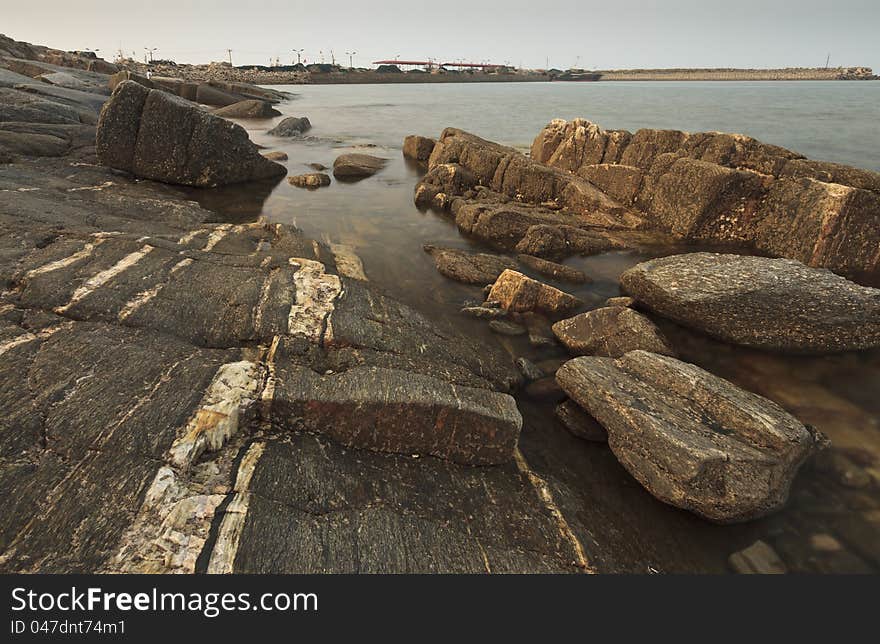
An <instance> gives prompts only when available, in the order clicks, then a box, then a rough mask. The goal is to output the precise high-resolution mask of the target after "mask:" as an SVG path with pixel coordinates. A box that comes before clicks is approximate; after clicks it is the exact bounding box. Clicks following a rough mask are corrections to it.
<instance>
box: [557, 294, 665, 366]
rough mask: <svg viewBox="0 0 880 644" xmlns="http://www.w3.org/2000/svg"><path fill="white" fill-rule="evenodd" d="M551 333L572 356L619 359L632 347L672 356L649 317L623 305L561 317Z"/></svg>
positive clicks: (631, 349)
mask: <svg viewBox="0 0 880 644" xmlns="http://www.w3.org/2000/svg"><path fill="white" fill-rule="evenodd" d="M553 333H554V334H555V335H556V337H557V338H559V341H560V342H562V344H564V345H565V346H566V348H567V349H568V350H569V351H570V352H571V353H573V354H574V355H580V356H584V355H593V356H605V357H609V358H619V357H620V356H622V355H623V354H625V353H627V352H629V351H635V350H636V349H644V350H645V351H651V352H653V353H662V354H663V355H670V356H671V355H675V351H673V349H672V348H671V347H670V346H669V343H668V342H667V341H666V338H664V337H663V333H661V331H660V329H658V328H657V326H656V325H655V324H654V323H653V322H651V320H649V319H648V318H647V317H645V316H644V315H642V314H641V313H638V312H637V311H633V310H632V309H630V308H627V307H624V306H605V307H602V308H601V309H594V310H592V311H587V312H586V313H581V314H580V315H576V316H574V317H573V318H568V319H567V320H561V321H559V322H557V323H556V324H554V325H553Z"/></svg>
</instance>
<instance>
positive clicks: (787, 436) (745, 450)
mask: <svg viewBox="0 0 880 644" xmlns="http://www.w3.org/2000/svg"><path fill="white" fill-rule="evenodd" d="M556 380H557V381H558V382H559V384H560V385H561V386H562V388H563V389H564V390H565V392H566V393H567V394H568V396H569V397H570V398H571V399H572V400H574V401H575V402H577V403H578V404H579V405H580V406H581V407H583V408H584V409H585V410H586V411H587V412H588V413H589V414H590V415H591V416H593V418H595V419H596V420H597V421H599V422H600V423H601V424H602V426H603V427H605V429H606V430H607V431H608V444H609V446H610V447H611V450H612V451H613V452H614V455H615V456H616V457H617V459H618V460H619V461H620V463H621V464H622V465H623V466H624V467H625V468H626V469H627V471H629V473H630V474H632V475H633V476H634V477H635V478H636V479H637V480H638V481H639V482H640V483H641V484H642V485H643V486H644V487H645V488H646V489H647V490H648V491H649V492H650V493H651V494H653V495H654V496H655V497H657V498H658V499H660V500H661V501H664V502H665V503H669V504H671V505H674V506H676V507H679V508H683V509H685V510H690V511H691V512H694V513H696V514H698V515H700V516H702V517H704V518H706V519H709V520H711V521H715V522H718V523H735V522H740V521H748V520H751V519H755V518H758V517H761V516H764V515H767V514H769V513H771V512H774V511H776V510H778V509H780V508H781V507H782V506H783V505H784V504H785V501H786V499H787V497H788V492H789V488H790V486H791V482H792V480H793V479H794V477H795V475H796V473H797V471H798V468H799V467H800V465H801V464H802V463H803V462H804V460H805V459H806V458H807V456H809V455H810V453H811V452H812V451H813V450H814V449H815V447H816V444H817V440H818V439H817V437H816V436H814V435H813V434H812V433H811V432H810V431H809V430H808V429H807V428H806V427H804V425H802V424H801V423H800V422H798V421H797V420H796V419H795V418H794V417H792V416H791V415H790V414H788V413H787V412H786V411H785V410H783V409H782V408H781V407H779V406H778V405H777V404H776V403H774V402H771V401H769V400H767V399H766V398H762V397H761V396H757V395H755V394H752V393H749V392H747V391H744V390H742V389H740V388H738V387H736V386H735V385H733V384H731V383H730V382H727V381H726V380H723V379H721V378H718V377H716V376H713V375H712V374H710V373H708V372H706V371H703V370H702V369H700V368H699V367H696V366H694V365H691V364H688V363H685V362H681V361H679V360H676V359H675V358H670V357H668V356H660V355H657V354H653V353H649V352H647V351H631V352H630V353H628V354H626V355H625V356H623V357H622V358H619V359H617V360H613V359H611V358H593V357H590V358H586V357H583V358H574V359H573V360H570V361H569V362H567V363H566V364H565V365H564V366H563V367H562V368H561V369H559V371H557V373H556Z"/></svg>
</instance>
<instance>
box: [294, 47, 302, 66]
mask: <svg viewBox="0 0 880 644" xmlns="http://www.w3.org/2000/svg"><path fill="white" fill-rule="evenodd" d="M303 51H304V50H303V49H294V50H293V53H294V54H296V64H297V65H299V64H300V63H301V62H302V61H301V59H300V54H301V53H302V52H303Z"/></svg>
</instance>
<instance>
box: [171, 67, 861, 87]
mask: <svg viewBox="0 0 880 644" xmlns="http://www.w3.org/2000/svg"><path fill="white" fill-rule="evenodd" d="M154 73H157V74H159V75H162V76H177V77H182V78H186V79H193V80H195V79H198V80H208V81H210V80H220V81H231V82H246V83H254V84H257V85H370V84H380V85H381V84H413V83H535V82H550V81H554V82H600V83H601V82H619V81H658V82H663V81H841V80H878V77H877V76H875V75H874V74H873V73H872V70H871V69H870V68H867V67H860V68H839V69H822V68H817V69H807V68H793V69H625V70H598V71H596V72H591V73H590V75H601V76H599V78H598V79H595V78H593V79H589V80H587V79H584V80H581V81H578V80H573V79H565V78H557V77H556V76H555V74H545V73H513V74H499V73H481V72H475V73H445V74H438V73H433V74H430V73H426V72H401V73H380V72H374V71H348V70H344V71H343V70H340V71H333V72H322V73H317V72H290V71H270V70H266V69H259V68H246V67H235V68H230V67H229V66H228V65H219V64H212V65H178V66H176V67H167V68H162V69H161V70H154Z"/></svg>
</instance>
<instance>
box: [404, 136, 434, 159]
mask: <svg viewBox="0 0 880 644" xmlns="http://www.w3.org/2000/svg"><path fill="white" fill-rule="evenodd" d="M436 143H437V141H435V140H434V139H429V138H427V137H424V136H418V135H417V134H411V135H410V136H408V137H406V138H405V139H404V140H403V156H404V157H405V158H407V159H411V160H413V161H418V162H420V163H427V162H428V159H429V158H430V157H431V152H433V151H434V145H435V144H436Z"/></svg>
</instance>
